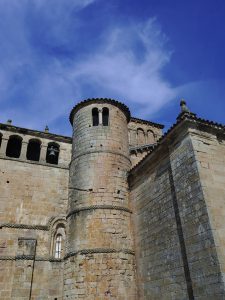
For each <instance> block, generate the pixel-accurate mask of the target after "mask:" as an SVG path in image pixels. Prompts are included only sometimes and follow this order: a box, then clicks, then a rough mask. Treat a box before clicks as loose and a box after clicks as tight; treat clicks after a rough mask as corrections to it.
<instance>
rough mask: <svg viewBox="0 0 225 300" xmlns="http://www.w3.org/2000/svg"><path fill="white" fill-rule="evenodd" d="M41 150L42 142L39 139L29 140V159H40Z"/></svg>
mask: <svg viewBox="0 0 225 300" xmlns="http://www.w3.org/2000/svg"><path fill="white" fill-rule="evenodd" d="M40 151H41V142H40V141H39V140H34V139H32V140H29V143H28V146H27V159H29V160H34V161H39V158H40Z"/></svg>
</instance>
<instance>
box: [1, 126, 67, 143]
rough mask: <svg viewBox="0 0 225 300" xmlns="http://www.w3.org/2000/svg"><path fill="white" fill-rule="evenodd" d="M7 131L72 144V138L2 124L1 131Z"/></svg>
mask: <svg viewBox="0 0 225 300" xmlns="http://www.w3.org/2000/svg"><path fill="white" fill-rule="evenodd" d="M1 129H2V130H7V131H12V132H16V133H20V134H30V135H33V136H36V137H40V138H46V139H50V140H55V141H58V142H63V143H69V144H71V143H72V138H71V137H68V136H64V135H58V134H54V133H50V132H45V131H38V130H33V129H27V128H23V127H18V126H14V125H11V124H3V123H0V130H1Z"/></svg>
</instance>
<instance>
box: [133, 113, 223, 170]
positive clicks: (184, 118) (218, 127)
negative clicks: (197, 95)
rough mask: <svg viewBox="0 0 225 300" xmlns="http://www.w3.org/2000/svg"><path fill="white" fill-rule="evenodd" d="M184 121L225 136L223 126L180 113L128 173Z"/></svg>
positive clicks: (194, 115) (192, 114) (193, 115)
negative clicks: (174, 121)
mask: <svg viewBox="0 0 225 300" xmlns="http://www.w3.org/2000/svg"><path fill="white" fill-rule="evenodd" d="M184 121H189V122H191V123H195V124H196V123H197V124H198V125H199V126H206V127H208V128H212V129H216V130H218V131H222V132H223V133H224V134H225V125H224V124H221V123H217V122H214V121H210V120H205V119H202V118H199V117H197V116H196V114H194V113H191V112H181V113H180V114H179V115H178V117H177V121H176V123H174V124H173V125H172V126H171V127H170V128H169V129H168V131H167V132H166V133H165V134H164V135H162V137H160V138H159V140H158V142H157V144H155V145H153V146H152V149H150V152H149V153H148V154H146V156H145V157H144V158H143V159H142V160H140V161H139V162H138V163H137V164H136V165H135V166H134V167H133V168H132V169H131V170H130V172H133V171H134V170H135V169H136V168H137V167H139V166H140V165H141V164H142V163H143V162H144V160H145V159H146V158H147V157H149V156H150V155H152V154H153V153H154V152H155V151H156V150H157V149H158V148H159V146H160V145H161V144H162V143H164V142H165V140H166V139H167V137H168V135H170V134H171V133H172V132H173V130H175V128H177V127H178V125H180V124H181V123H183V122H184Z"/></svg>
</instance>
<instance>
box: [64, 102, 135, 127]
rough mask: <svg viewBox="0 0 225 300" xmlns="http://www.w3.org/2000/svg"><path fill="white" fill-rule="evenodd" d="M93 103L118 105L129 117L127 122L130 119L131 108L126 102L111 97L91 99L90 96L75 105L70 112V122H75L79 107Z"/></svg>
mask: <svg viewBox="0 0 225 300" xmlns="http://www.w3.org/2000/svg"><path fill="white" fill-rule="evenodd" d="M92 103H98V104H103V103H108V104H112V105H114V106H117V107H118V108H119V109H121V110H122V111H123V113H124V114H125V116H126V118H127V122H129V121H130V110H129V108H128V107H127V106H126V105H125V104H123V103H121V102H119V101H117V100H114V99H110V98H91V99H90V98H89V99H86V100H84V101H82V102H79V103H78V104H77V105H75V106H74V107H73V109H72V111H71V113H70V117H69V119H70V123H71V124H73V117H74V115H75V113H76V112H77V111H78V110H79V109H81V108H83V107H85V106H87V105H89V104H92Z"/></svg>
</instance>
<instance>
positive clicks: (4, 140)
mask: <svg viewBox="0 0 225 300" xmlns="http://www.w3.org/2000/svg"><path fill="white" fill-rule="evenodd" d="M8 140H9V139H8V138H4V137H2V144H1V148H0V155H1V156H5V155H6V148H7V144H8Z"/></svg>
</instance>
